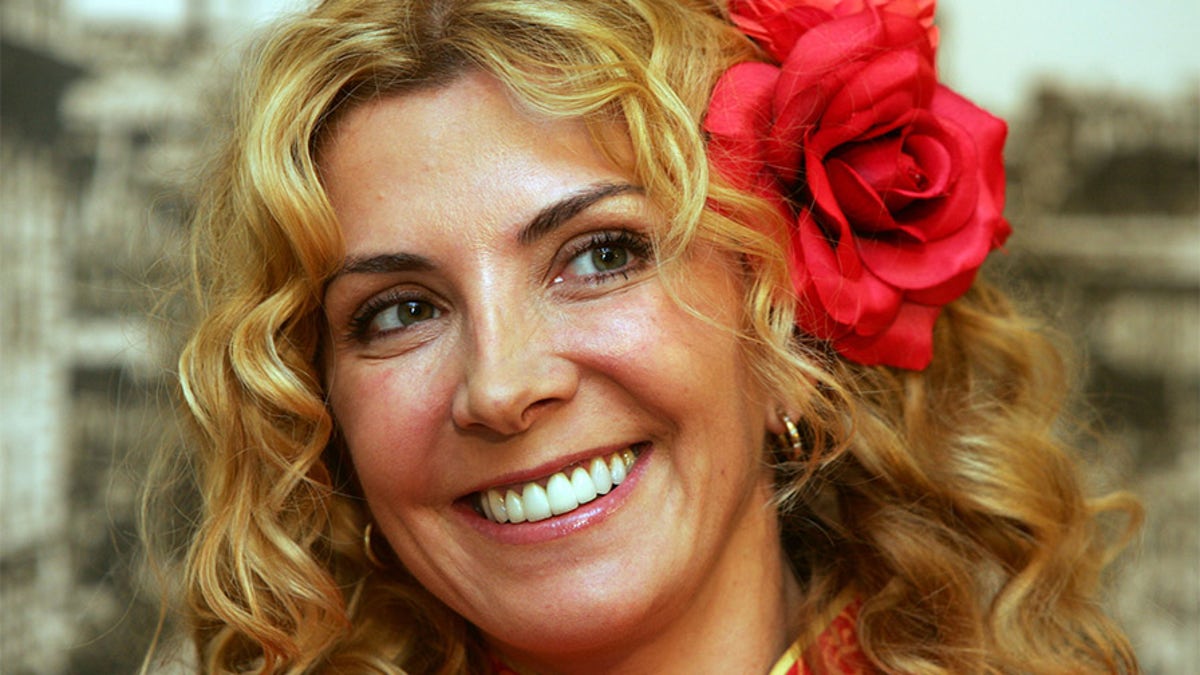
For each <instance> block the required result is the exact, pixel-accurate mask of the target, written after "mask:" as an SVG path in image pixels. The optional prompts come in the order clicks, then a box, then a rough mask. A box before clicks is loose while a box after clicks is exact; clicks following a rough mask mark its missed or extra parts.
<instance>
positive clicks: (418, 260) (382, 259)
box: [330, 253, 434, 281]
mask: <svg viewBox="0 0 1200 675" xmlns="http://www.w3.org/2000/svg"><path fill="white" fill-rule="evenodd" d="M433 268H434V265H433V263H432V262H431V261H430V260H429V259H428V258H425V257H424V256H419V255H415V254H412V253H381V254H379V255H373V256H367V257H365V258H359V257H356V256H350V257H349V258H346V261H345V262H344V263H342V266H341V268H340V269H338V271H337V272H336V273H335V274H334V275H333V277H332V278H331V279H330V281H333V279H336V278H338V277H340V276H342V275H343V274H390V273H393V272H426V271H429V270H431V269H433Z"/></svg>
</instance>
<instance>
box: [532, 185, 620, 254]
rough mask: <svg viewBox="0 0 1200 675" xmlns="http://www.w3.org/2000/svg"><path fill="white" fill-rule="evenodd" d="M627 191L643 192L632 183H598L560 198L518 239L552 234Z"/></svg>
mask: <svg viewBox="0 0 1200 675" xmlns="http://www.w3.org/2000/svg"><path fill="white" fill-rule="evenodd" d="M627 192H634V193H637V194H641V193H642V189H641V188H640V187H638V186H636V185H631V184H630V183H598V184H596V185H592V186H589V187H587V188H585V189H583V190H581V191H579V192H576V193H575V194H573V195H571V196H569V197H566V198H564V199H560V200H559V201H557V202H554V203H553V204H550V205H549V206H547V207H545V208H544V209H542V210H541V211H538V213H537V215H536V216H534V217H533V219H532V220H530V221H529V224H528V225H526V226H525V227H523V228H521V231H520V233H518V234H517V241H519V242H520V243H521V244H526V245H527V244H532V243H534V242H536V241H537V240H538V239H541V238H542V237H544V236H546V235H547V234H550V233H551V232H553V231H554V230H556V229H558V228H559V227H561V226H562V224H563V223H566V222H567V221H569V220H571V219H572V218H574V217H575V216H577V215H579V214H580V213H582V212H583V211H585V210H587V209H588V208H590V207H591V206H592V205H594V204H595V203H596V202H599V201H602V200H605V199H608V198H609V197H615V196H617V195H622V194H625V193H627Z"/></svg>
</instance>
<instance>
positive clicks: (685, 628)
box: [506, 488, 801, 675]
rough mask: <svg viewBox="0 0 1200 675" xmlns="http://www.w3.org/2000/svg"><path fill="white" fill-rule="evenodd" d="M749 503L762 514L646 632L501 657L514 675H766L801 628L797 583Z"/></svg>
mask: <svg viewBox="0 0 1200 675" xmlns="http://www.w3.org/2000/svg"><path fill="white" fill-rule="evenodd" d="M767 490H769V488H767ZM765 494H766V495H769V491H767V492H765ZM756 497H757V496H756ZM753 501H754V503H755V504H757V505H747V508H759V509H763V514H764V517H763V518H752V519H750V522H751V523H753V525H752V526H750V527H746V528H743V529H741V530H739V531H738V532H737V534H736V535H735V537H734V541H730V542H729V546H727V547H726V553H725V555H724V556H722V558H721V559H720V560H719V561H718V563H717V564H716V565H715V566H714V569H713V574H712V575H711V576H710V577H709V578H708V580H707V582H706V583H705V584H704V585H703V586H702V587H701V588H699V589H697V592H696V593H695V594H694V595H693V596H692V597H690V598H689V599H688V600H687V601H686V603H683V604H679V605H677V606H675V607H664V608H661V610H660V611H657V612H655V616H648V617H647V620H646V624H645V626H644V630H641V631H639V632H638V634H636V635H623V636H619V640H617V641H615V644H608V645H606V646H605V647H604V648H602V649H595V650H590V651H588V652H586V653H585V652H572V653H558V654H547V653H540V654H530V653H521V654H513V653H509V654H506V661H507V662H508V663H509V664H510V665H513V666H516V667H517V670H518V672H520V673H529V674H533V673H537V674H538V675H550V674H552V673H572V674H575V673H579V674H582V675H588V674H590V673H613V674H620V673H648V672H732V673H766V672H767V671H768V670H769V669H770V668H771V666H772V665H773V664H774V663H775V661H776V660H777V659H778V658H779V656H780V655H781V654H782V653H783V652H784V651H785V650H786V649H787V647H788V645H790V644H791V642H792V640H794V639H795V637H796V635H797V634H798V632H799V630H800V628H801V624H800V622H799V621H798V617H797V616H796V614H797V612H796V609H797V608H798V607H799V604H800V587H799V584H798V583H797V581H796V579H795V576H794V575H793V574H792V572H791V569H790V566H789V565H788V564H787V562H786V561H785V559H784V555H783V550H782V546H781V545H780V543H779V531H778V522H777V517H776V515H775V512H774V510H773V509H771V508H770V507H768V506H765V504H767V503H768V502H767V497H762V499H754V500H753ZM764 552H770V554H767V555H764Z"/></svg>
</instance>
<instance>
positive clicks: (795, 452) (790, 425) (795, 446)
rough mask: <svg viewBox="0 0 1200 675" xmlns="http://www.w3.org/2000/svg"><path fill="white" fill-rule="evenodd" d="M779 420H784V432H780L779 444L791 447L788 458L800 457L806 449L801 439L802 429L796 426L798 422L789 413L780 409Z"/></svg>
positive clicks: (796, 458) (795, 458)
mask: <svg viewBox="0 0 1200 675" xmlns="http://www.w3.org/2000/svg"><path fill="white" fill-rule="evenodd" d="M779 421H781V422H783V428H784V430H785V432H784V433H782V434H779V445H780V446H781V447H783V448H790V449H791V452H790V453H789V456H788V459H791V460H793V461H795V460H798V459H800V455H801V453H802V452H803V451H804V443H803V442H802V441H801V440H800V429H798V428H797V427H796V423H795V422H793V421H792V418H791V417H788V414H787V413H785V412H783V411H782V410H781V411H779Z"/></svg>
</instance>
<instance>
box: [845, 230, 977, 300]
mask: <svg viewBox="0 0 1200 675" xmlns="http://www.w3.org/2000/svg"><path fill="white" fill-rule="evenodd" d="M993 225H994V224H993V223H977V224H974V225H972V226H970V227H963V228H961V229H960V230H958V232H955V233H953V234H952V235H951V236H949V237H945V238H943V239H937V240H934V241H929V242H923V243H918V242H907V241H901V240H888V241H881V240H875V239H866V238H860V239H858V251H859V255H860V256H861V259H862V262H863V264H864V265H865V266H866V267H867V268H868V269H870V270H871V272H872V273H873V274H875V275H876V276H878V277H879V278H880V279H882V280H884V281H885V282H887V283H889V284H892V285H893V286H895V287H897V288H902V289H906V290H909V289H912V290H917V289H929V288H933V287H935V286H937V285H939V284H944V283H946V282H947V281H948V280H950V279H952V278H954V277H956V276H958V275H959V274H960V273H961V272H962V271H963V270H966V269H970V268H977V267H979V266H980V265H981V264H983V259H984V258H985V257H987V254H988V251H990V250H991V240H992V227H993Z"/></svg>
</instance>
